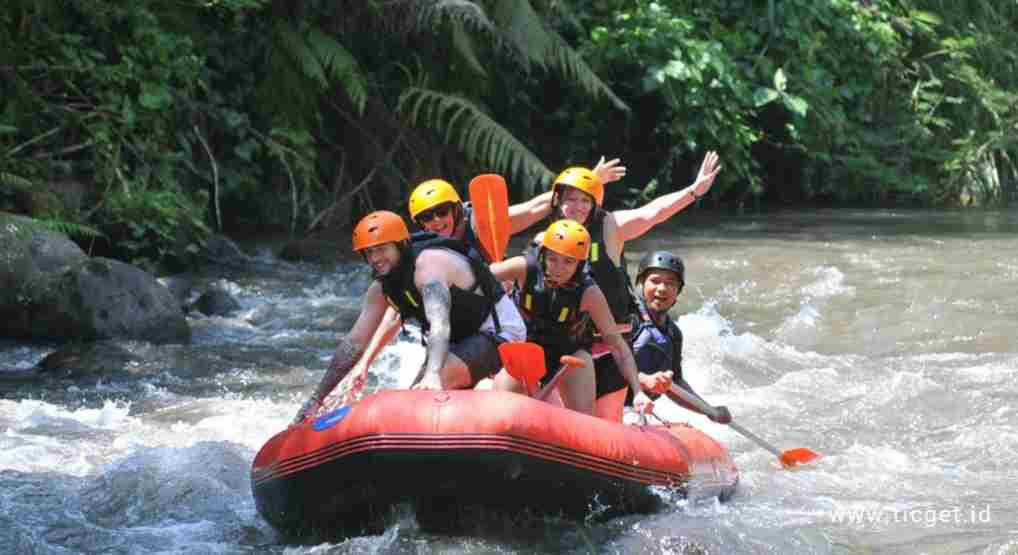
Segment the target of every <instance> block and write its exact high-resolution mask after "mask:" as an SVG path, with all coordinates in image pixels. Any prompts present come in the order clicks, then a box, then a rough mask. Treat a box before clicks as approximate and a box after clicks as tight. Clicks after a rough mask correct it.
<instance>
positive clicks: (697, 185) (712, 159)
mask: <svg viewBox="0 0 1018 555" xmlns="http://www.w3.org/2000/svg"><path fill="white" fill-rule="evenodd" d="M720 171H721V159H720V158H718V153H717V152H714V151H713V150H711V151H709V152H707V155H706V156H704V157H703V162H702V163H701V164H700V171H699V173H697V174H696V181H694V182H693V194H694V195H696V196H697V197H702V196H704V195H706V194H707V191H709V190H710V187H711V185H713V184H714V178H715V177H717V176H718V172H720Z"/></svg>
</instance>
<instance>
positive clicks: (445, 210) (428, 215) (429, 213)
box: [417, 205, 452, 224]
mask: <svg viewBox="0 0 1018 555" xmlns="http://www.w3.org/2000/svg"><path fill="white" fill-rule="evenodd" d="M451 213H452V206H449V205H445V206H439V207H438V208H433V209H431V210H425V211H424V212H421V213H420V214H418V215H417V221H418V222H420V223H422V224H426V223H428V222H430V221H431V220H434V219H435V218H445V217H447V216H448V215H449V214H451Z"/></svg>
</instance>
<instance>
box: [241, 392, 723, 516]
mask: <svg viewBox="0 0 1018 555" xmlns="http://www.w3.org/2000/svg"><path fill="white" fill-rule="evenodd" d="M738 479H739V474H738V471H737V470H736V468H735V465H734V463H733V462H732V459H731V457H730V456H729V454H728V451H727V450H726V449H725V448H724V447H722V446H721V445H720V444H719V443H718V442H716V441H714V439H712V438H711V437H710V436H708V435H706V434H704V433H703V432H701V431H699V430H697V429H695V428H692V427H690V426H688V425H685V424H673V425H670V426H663V425H660V426H626V425H623V424H620V423H618V422H611V421H608V420H604V419H601V418H596V417H593V416H588V415H584V414H580V413H577V412H574V411H569V410H565V409H563V408H561V407H557V406H554V405H551V404H549V403H544V402H541V401H537V400H534V399H531V398H528V397H525V396H522V395H517V394H513V393H506V392H498V391H440V392H435V391H405V390H401V391H383V392H380V393H377V394H375V395H372V396H370V397H367V398H365V399H364V400H362V401H360V402H358V403H356V404H354V405H349V406H344V407H342V408H340V409H338V410H336V411H333V412H331V413H328V414H325V415H323V416H321V417H319V418H317V419H316V420H314V421H308V422H305V423H304V424H302V425H300V426H295V427H291V428H289V429H287V430H284V431H282V432H280V433H278V434H276V435H275V436H274V437H272V439H270V440H269V441H268V442H267V443H266V444H265V445H264V446H263V447H262V449H261V450H260V451H259V453H258V455H257V457H255V460H254V463H253V465H252V468H251V488H252V491H253V493H254V498H255V502H256V504H257V507H258V511H259V512H260V513H261V514H262V516H263V517H264V518H265V519H266V520H267V521H268V522H269V523H271V524H272V525H273V526H275V527H276V528H277V529H279V530H280V531H283V532H284V533H288V534H292V535H304V534H308V533H311V534H315V535H329V536H336V535H346V534H356V533H363V532H366V531H373V530H377V527H378V526H379V525H382V523H383V521H384V519H385V518H386V517H387V515H389V514H391V511H392V508H393V506H395V505H396V504H398V503H403V502H409V503H411V504H413V505H414V506H415V508H416V512H417V518H418V521H419V522H420V523H421V525H422V526H423V527H425V528H428V527H429V526H428V525H427V523H428V522H433V523H441V522H444V521H447V520H448V519H449V518H451V517H450V515H451V514H454V513H455V514H457V515H459V514H461V513H459V512H455V511H462V509H463V508H467V507H481V508H486V509H494V510H498V511H501V510H509V511H518V510H526V511H535V512H538V513H554V514H559V515H569V516H577V517H581V518H582V517H583V516H585V515H588V514H589V513H590V511H591V510H592V509H593V508H598V509H599V510H600V511H601V512H602V513H605V514H618V513H624V512H641V511H646V510H651V509H653V508H654V506H655V505H656V504H657V503H658V502H659V501H660V499H661V498H660V497H659V496H657V495H654V494H653V493H652V492H650V490H649V488H648V486H663V487H666V488H671V489H674V490H677V491H678V492H680V493H681V494H683V495H692V496H696V497H706V496H717V497H720V498H722V499H725V498H727V497H728V496H730V495H731V494H732V493H733V492H734V491H735V487H736V483H737V482H738ZM430 514H434V516H429V515H430Z"/></svg>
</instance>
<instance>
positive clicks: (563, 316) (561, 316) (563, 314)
mask: <svg viewBox="0 0 1018 555" xmlns="http://www.w3.org/2000/svg"><path fill="white" fill-rule="evenodd" d="M567 317H569V307H568V306H567V307H565V308H563V309H562V311H561V312H559V313H558V321H559V322H565V321H566V318H567Z"/></svg>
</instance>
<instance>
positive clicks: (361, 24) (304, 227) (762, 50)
mask: <svg viewBox="0 0 1018 555" xmlns="http://www.w3.org/2000/svg"><path fill="white" fill-rule="evenodd" d="M1016 26H1018V4H1016V3H1015V2H1013V1H1009V2H969V1H966V2H946V1H935V0H896V1H893V2H892V1H890V0H886V1H877V0H872V1H863V0H823V1H814V0H782V1H780V2H778V1H776V0H702V1H695V2H694V1H693V0H659V1H650V0H572V1H569V2H566V1H561V0H555V1H550V0H526V1H525V0H518V1H514V2H504V1H500V0H476V1H469V0H462V1H457V2H447V1H439V0H407V1H405V2H403V1H401V2H388V3H377V2H368V1H366V0H331V1H325V0H216V1H211V2H210V1H206V0H183V1H181V2H174V3H166V2H157V1H156V0H138V1H136V2H116V1H113V0H32V1H29V0H8V1H7V2H5V3H4V4H3V6H0V209H5V210H16V211H21V212H28V213H32V214H34V215H35V216H37V217H39V218H41V219H43V220H45V221H47V222H49V223H50V224H51V225H53V226H56V227H60V228H62V229H66V230H69V231H72V232H74V233H77V234H79V235H81V236H83V237H86V238H88V239H89V240H95V241H96V242H97V244H98V243H103V242H105V243H104V244H105V245H106V248H110V249H113V254H115V255H117V256H120V257H121V258H124V259H128V260H139V259H144V260H148V261H150V262H152V263H155V264H160V265H180V264H186V263H188V261H189V260H190V259H191V257H192V256H194V255H195V254H196V253H195V251H196V249H199V248H200V247H201V245H202V243H203V241H204V238H205V237H206V236H207V234H208V233H209V232H211V231H212V230H215V229H220V228H226V229H227V230H239V229H246V228H250V227H253V226H254V227H265V226H270V227H274V228H279V229H288V230H290V231H291V232H292V233H298V232H300V233H303V232H308V231H310V230H312V229H315V228H320V227H324V226H328V225H343V224H346V223H348V222H349V221H350V220H351V219H352V218H354V217H356V216H357V215H359V214H360V213H362V212H363V211H365V210H368V209H371V208H376V207H379V206H386V207H402V205H403V203H404V202H405V198H406V195H407V193H408V191H409V189H410V188H411V187H412V186H413V185H414V184H416V183H417V182H419V181H421V180H423V179H426V178H430V177H434V176H438V175H441V176H444V177H447V178H449V179H451V180H452V181H454V182H456V183H458V184H463V183H465V181H466V180H467V179H468V178H469V177H470V176H472V175H474V174H476V173H479V172H486V171H496V172H500V173H503V174H505V175H507V176H508V177H509V179H510V183H511V184H512V185H513V187H512V194H513V196H514V199H515V200H519V199H522V198H524V197H526V196H528V195H530V194H532V193H533V192H535V191H536V190H537V189H538V188H540V187H541V186H542V185H544V184H547V182H548V180H549V179H550V177H551V175H552V174H553V171H556V170H559V169H561V168H562V167H564V166H565V165H566V164H573V163H590V162H591V161H592V160H594V159H595V158H596V156H597V155H599V154H602V153H603V154H620V155H622V156H623V157H624V158H625V159H626V162H627V164H628V165H629V166H630V167H631V178H630V179H628V180H627V183H628V184H629V187H630V189H633V190H636V191H637V192H638V191H639V190H640V189H643V194H644V197H645V196H646V195H647V194H652V193H653V194H656V193H659V192H663V191H667V190H672V189H674V188H677V187H681V186H684V185H685V184H686V183H687V182H688V179H689V178H690V177H691V176H692V174H693V173H695V169H696V165H697V163H698V162H699V159H700V158H701V157H702V156H703V153H704V151H706V150H708V149H714V150H718V151H719V152H720V153H721V155H722V160H723V163H724V165H725V166H726V168H727V169H726V170H725V171H724V172H723V173H722V177H721V178H720V180H719V183H718V185H717V186H716V189H715V190H714V191H712V193H711V199H708V202H713V203H715V204H719V205H722V204H723V205H729V206H740V207H741V206H744V205H746V203H747V202H752V203H760V202H796V201H824V202H829V203H846V202H866V203H882V202H890V201H895V202H901V201H902V200H905V201H908V202H913V203H918V204H923V205H941V204H957V203H966V202H970V201H979V202H987V203H993V202H1001V201H1006V200H1007V192H1008V191H1013V190H1014V186H1015V182H1016V181H1018V168H1016V156H1018V151H1016V144H1015V138H1014V137H1015V136H1016V134H1015V131H1016V125H1018V95H1016V93H1015V91H1016V90H1018V89H1016V86H1015V85H1016V83H1015V75H1018V67H1016V66H1018V63H1016V54H1015V53H1014V50H1013V48H1012V46H1011V42H1013V38H1012V35H1013V29H1015V28H1016ZM68 183H73V184H84V186H85V188H86V189H88V193H87V195H85V198H87V202H86V203H85V204H83V205H82V204H80V203H79V204H74V203H70V204H68V203H66V202H63V200H62V199H64V198H65V197H66V196H67V195H66V191H64V190H63V187H64V186H65V185H66V184H68ZM625 190H626V189H625V188H624V187H617V188H614V189H613V191H612V194H613V196H614V197H615V198H613V201H617V200H619V199H618V197H619V196H620V195H619V194H618V193H619V192H620V191H625ZM622 196H624V195H622ZM76 198H77V197H76ZM639 198H640V197H639V196H630V197H629V198H627V199H623V200H625V201H627V202H638V201H639Z"/></svg>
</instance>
